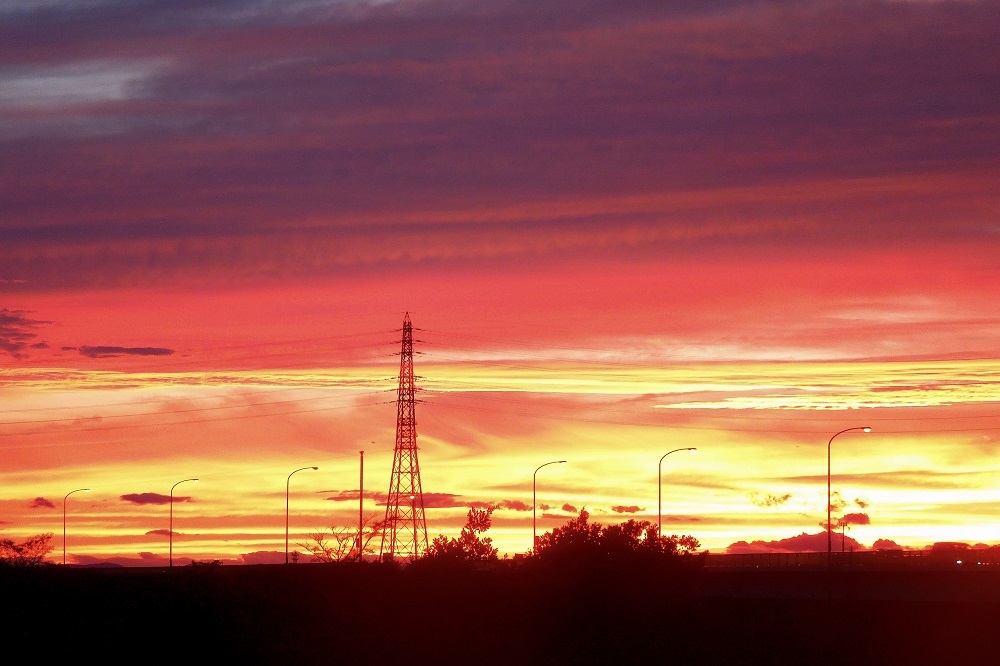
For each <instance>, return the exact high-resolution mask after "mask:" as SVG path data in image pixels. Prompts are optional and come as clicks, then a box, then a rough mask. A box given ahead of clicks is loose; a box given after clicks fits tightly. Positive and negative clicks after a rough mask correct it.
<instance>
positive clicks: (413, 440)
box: [379, 312, 427, 560]
mask: <svg viewBox="0 0 1000 666" xmlns="http://www.w3.org/2000/svg"><path fill="white" fill-rule="evenodd" d="M415 392H416V385H415V382H414V378H413V324H411V323H410V313H408V312H407V313H406V316H405V317H404V318H403V346H402V351H401V352H400V359H399V389H398V390H397V394H396V450H395V453H394V455H393V459H392V476H391V477H390V478H389V495H388V498H387V501H386V504H385V527H384V530H383V532H382V547H381V550H380V554H379V557H380V558H381V559H384V560H393V559H396V558H399V559H411V560H415V559H417V558H418V557H420V555H421V554H422V553H426V552H427V517H426V516H425V515H424V493H423V490H422V488H421V487H420V462H419V461H418V459H417V419H416V409H415V403H416V400H415V399H414V393H415Z"/></svg>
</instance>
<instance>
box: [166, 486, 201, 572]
mask: <svg viewBox="0 0 1000 666" xmlns="http://www.w3.org/2000/svg"><path fill="white" fill-rule="evenodd" d="M188 481H194V482H195V483H197V482H198V479H183V480H181V481H178V482H177V483H175V484H174V485H172V486H170V566H174V488H176V487H177V486H179V485H181V484H182V483H186V482H188Z"/></svg>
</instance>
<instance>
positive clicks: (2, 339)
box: [0, 308, 52, 358]
mask: <svg viewBox="0 0 1000 666" xmlns="http://www.w3.org/2000/svg"><path fill="white" fill-rule="evenodd" d="M29 314H31V313H30V312H29V311H27V310H8V309H7V308H4V309H2V310H0V353H4V354H7V355H8V356H13V357H14V358H24V357H25V356H26V354H25V353H24V350H25V349H28V348H29V347H30V348H34V349H42V348H44V347H45V346H47V343H44V342H33V340H34V339H35V338H37V337H38V334H37V333H36V332H35V331H37V330H38V329H39V328H41V327H42V326H45V325H47V324H51V323H52V322H50V321H44V320H42V319H32V318H31V317H29V316H28V315H29Z"/></svg>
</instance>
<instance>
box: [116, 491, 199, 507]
mask: <svg viewBox="0 0 1000 666" xmlns="http://www.w3.org/2000/svg"><path fill="white" fill-rule="evenodd" d="M119 499H121V500H122V501H125V502H131V503H132V504H170V495H161V494H160V493H130V494H128V495H122V496H120V497H119ZM190 500H191V498H190V497H176V496H175V497H174V501H175V502H188V501H190Z"/></svg>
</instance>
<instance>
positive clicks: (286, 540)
mask: <svg viewBox="0 0 1000 666" xmlns="http://www.w3.org/2000/svg"><path fill="white" fill-rule="evenodd" d="M304 469H314V470H315V469H319V467H300V468H298V469H297V470H295V472H301V471H302V470H304ZM295 472H292V474H295ZM292 474H289V475H288V478H287V479H285V564H288V489H289V487H290V486H291V485H292Z"/></svg>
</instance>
